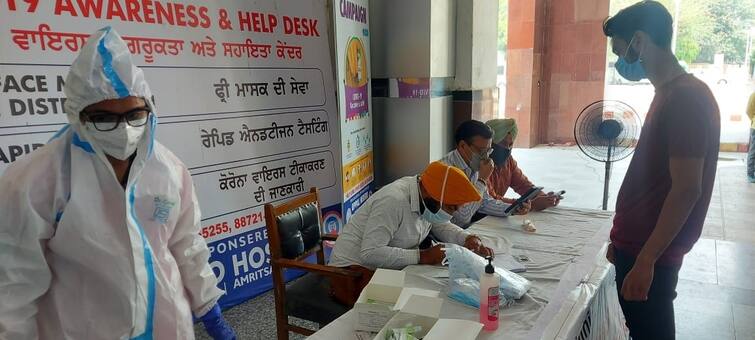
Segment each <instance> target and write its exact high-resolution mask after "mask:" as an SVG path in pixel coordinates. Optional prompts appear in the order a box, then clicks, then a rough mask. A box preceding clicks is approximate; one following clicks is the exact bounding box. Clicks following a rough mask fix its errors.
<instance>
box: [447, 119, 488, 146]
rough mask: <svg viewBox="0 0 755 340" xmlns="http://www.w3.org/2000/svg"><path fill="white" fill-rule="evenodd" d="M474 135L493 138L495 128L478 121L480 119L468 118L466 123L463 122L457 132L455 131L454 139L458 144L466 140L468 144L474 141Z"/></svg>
mask: <svg viewBox="0 0 755 340" xmlns="http://www.w3.org/2000/svg"><path fill="white" fill-rule="evenodd" d="M474 136H480V137H482V138H484V139H491V138H493V129H491V128H490V127H489V126H488V125H487V124H485V123H483V122H481V121H478V120H468V121H466V122H464V123H461V125H459V127H458V128H456V133H454V141H455V142H456V145H459V142H461V141H465V142H467V144H471V143H472V138H473V137H474Z"/></svg>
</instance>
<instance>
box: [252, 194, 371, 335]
mask: <svg viewBox="0 0 755 340" xmlns="http://www.w3.org/2000/svg"><path fill="white" fill-rule="evenodd" d="M265 222H266V228H267V235H268V241H269V243H270V255H271V257H272V261H271V266H272V272H273V288H274V290H275V323H276V328H277V331H278V339H280V340H288V332H289V331H292V332H296V333H299V334H303V335H312V334H313V333H314V332H315V331H313V330H310V329H306V328H303V327H299V326H296V325H292V324H290V323H289V322H288V316H289V315H290V316H293V317H297V318H300V319H304V320H309V321H313V322H317V323H318V324H319V325H320V326H321V327H322V326H324V325H327V324H328V323H330V322H331V321H333V320H335V319H337V318H338V317H339V316H341V315H343V314H344V313H346V312H347V311H348V310H349V309H350V308H351V306H346V305H343V304H340V303H338V302H336V301H334V300H333V298H331V297H330V278H341V279H346V280H344V281H345V282H348V284H349V285H351V284H354V285H356V284H357V283H356V282H357V280H359V278H360V277H361V275H362V274H361V273H359V272H355V271H351V270H346V269H342V268H336V267H329V266H326V265H325V253H324V251H323V244H322V242H323V241H335V240H336V238H337V236H333V235H323V234H322V227H321V223H322V219H321V217H320V203H319V200H318V195H317V188H312V189H310V191H309V193H308V194H306V195H304V196H302V197H298V198H296V199H293V200H291V201H289V202H286V203H283V204H280V205H278V206H274V205H272V204H269V203H268V204H265ZM315 253H316V254H317V263H310V262H306V259H307V258H309V257H310V256H311V255H313V254H315ZM286 268H291V269H298V270H304V271H307V272H308V273H307V274H305V275H304V276H303V277H302V278H300V279H298V280H296V281H295V282H293V283H291V284H290V285H288V286H286V282H285V281H284V276H283V272H284V270H285V269H286Z"/></svg>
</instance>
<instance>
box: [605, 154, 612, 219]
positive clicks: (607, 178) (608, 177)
mask: <svg viewBox="0 0 755 340" xmlns="http://www.w3.org/2000/svg"><path fill="white" fill-rule="evenodd" d="M612 144H613V143H610V144H608V158H606V159H608V160H607V161H606V176H605V180H604V183H603V210H608V185H609V183H611V151H613V150H612V149H613V145H612Z"/></svg>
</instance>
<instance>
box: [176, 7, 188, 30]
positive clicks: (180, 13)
mask: <svg viewBox="0 0 755 340" xmlns="http://www.w3.org/2000/svg"><path fill="white" fill-rule="evenodd" d="M173 10H174V11H175V12H176V25H178V26H182V27H183V26H186V13H184V5H183V4H173Z"/></svg>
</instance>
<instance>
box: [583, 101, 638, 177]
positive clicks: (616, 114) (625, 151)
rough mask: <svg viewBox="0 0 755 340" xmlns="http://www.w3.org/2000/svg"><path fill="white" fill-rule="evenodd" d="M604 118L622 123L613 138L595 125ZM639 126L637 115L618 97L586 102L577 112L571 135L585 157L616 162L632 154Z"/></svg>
mask: <svg viewBox="0 0 755 340" xmlns="http://www.w3.org/2000/svg"><path fill="white" fill-rule="evenodd" d="M605 120H615V121H616V122H618V123H619V124H620V125H621V127H622V129H621V133H620V134H619V135H618V137H616V138H615V139H606V138H603V137H602V136H600V135H599V133H598V128H599V126H600V124H601V123H602V122H603V121H605ZM641 129H642V122H641V120H640V117H639V115H638V114H637V112H635V110H634V109H633V108H632V107H631V106H629V105H628V104H626V103H624V102H621V101H614V100H610V101H606V100H601V101H596V102H594V103H592V104H590V105H588V106H587V107H585V108H584V109H583V110H582V112H581V113H580V114H579V116H578V117H577V121H576V123H575V124H574V139H575V140H576V141H577V146H578V147H579V148H580V150H582V152H583V153H584V154H585V155H587V156H588V157H590V158H592V159H594V160H596V161H599V162H615V161H619V160H622V159H625V158H627V157H629V156H630V155H631V154H632V152H633V151H634V147H635V146H636V145H637V140H638V139H639V136H640V132H641ZM609 148H610V158H609Z"/></svg>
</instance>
